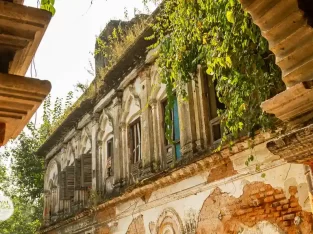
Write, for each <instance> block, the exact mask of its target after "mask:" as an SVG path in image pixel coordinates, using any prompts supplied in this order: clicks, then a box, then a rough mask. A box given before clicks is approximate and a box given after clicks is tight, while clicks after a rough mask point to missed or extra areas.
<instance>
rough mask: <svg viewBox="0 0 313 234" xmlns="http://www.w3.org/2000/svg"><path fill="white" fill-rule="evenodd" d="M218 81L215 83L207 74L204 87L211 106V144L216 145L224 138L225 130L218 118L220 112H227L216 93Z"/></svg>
mask: <svg viewBox="0 0 313 234" xmlns="http://www.w3.org/2000/svg"><path fill="white" fill-rule="evenodd" d="M216 84H217V82H216V80H215V81H214V82H213V81H212V78H211V77H210V76H209V75H207V74H205V75H204V85H205V91H206V96H207V98H208V106H209V123H210V130H211V143H212V144H213V143H215V142H216V141H219V140H220V139H221V138H222V135H223V131H222V130H223V129H222V127H221V118H220V116H218V110H225V109H226V107H225V104H224V103H221V102H220V101H219V99H218V96H217V92H216Z"/></svg>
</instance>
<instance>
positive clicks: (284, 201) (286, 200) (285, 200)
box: [279, 199, 289, 205]
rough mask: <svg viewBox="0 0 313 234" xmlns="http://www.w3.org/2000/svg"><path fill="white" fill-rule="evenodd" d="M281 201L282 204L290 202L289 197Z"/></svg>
mask: <svg viewBox="0 0 313 234" xmlns="http://www.w3.org/2000/svg"><path fill="white" fill-rule="evenodd" d="M279 203H280V204H281V205H286V204H288V203H289V201H288V199H284V200H281V201H279Z"/></svg>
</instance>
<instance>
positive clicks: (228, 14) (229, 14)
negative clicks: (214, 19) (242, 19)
mask: <svg viewBox="0 0 313 234" xmlns="http://www.w3.org/2000/svg"><path fill="white" fill-rule="evenodd" d="M226 18H227V20H228V22H230V23H232V24H233V23H235V19H234V14H233V12H232V11H227V12H226Z"/></svg>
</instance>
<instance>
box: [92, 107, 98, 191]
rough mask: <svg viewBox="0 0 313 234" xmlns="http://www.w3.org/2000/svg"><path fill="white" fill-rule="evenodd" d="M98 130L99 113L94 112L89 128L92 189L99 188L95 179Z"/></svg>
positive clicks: (96, 173)
mask: <svg viewBox="0 0 313 234" xmlns="http://www.w3.org/2000/svg"><path fill="white" fill-rule="evenodd" d="M98 130H99V114H98V113H96V114H94V116H93V118H92V128H91V155H92V189H93V190H96V191H97V190H98V189H99V181H98V180H97V178H98V174H99V171H98V170H97V168H98V165H97V161H98V160H97V159H98Z"/></svg>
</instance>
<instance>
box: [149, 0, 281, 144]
mask: <svg viewBox="0 0 313 234" xmlns="http://www.w3.org/2000/svg"><path fill="white" fill-rule="evenodd" d="M153 29H154V35H153V36H152V37H151V38H153V37H154V38H157V39H158V42H157V43H156V44H155V45H154V46H158V45H159V46H160V53H159V58H158V64H159V67H160V70H161V72H160V75H161V79H162V82H163V83H165V84H166V87H167V88H166V92H167V96H168V100H169V101H168V107H167V114H169V112H170V110H171V109H172V107H173V99H174V95H175V93H177V94H178V95H179V96H180V97H181V98H182V99H183V100H184V99H186V98H188V94H187V92H186V90H185V87H186V84H187V83H188V82H190V81H191V80H192V79H193V78H194V74H195V73H196V70H197V65H198V64H200V65H202V66H203V67H205V68H206V72H207V73H208V74H209V75H210V76H212V79H213V81H214V82H216V89H217V95H218V98H219V100H220V102H222V103H224V104H225V106H226V110H224V111H222V110H220V111H219V114H220V116H221V117H222V124H223V126H225V131H224V136H223V140H226V134H229V133H232V134H231V135H233V136H234V137H236V136H237V135H238V133H239V132H240V131H242V130H247V131H249V132H254V130H255V129H256V128H263V129H266V128H269V127H271V126H272V123H273V118H271V117H270V116H269V115H267V114H265V113H263V112H262V110H261V108H260V104H261V102H262V101H264V100H266V99H268V98H270V97H271V96H272V95H274V94H276V93H277V92H279V91H280V90H282V89H283V83H282V81H281V75H280V73H281V71H280V69H279V68H278V67H277V66H276V65H275V57H274V55H273V54H272V53H271V52H270V51H269V50H268V43H267V41H266V40H265V39H264V38H263V37H262V36H261V32H260V29H259V28H258V27H257V26H256V25H255V24H253V22H252V20H251V17H250V16H249V15H248V13H245V12H244V11H243V9H242V7H241V5H240V3H239V2H238V1H236V0H195V1H185V0H167V1H164V2H163V6H162V10H161V13H160V15H159V16H157V23H156V24H154V25H153ZM170 134H171V133H170V132H168V133H167V135H170Z"/></svg>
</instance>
